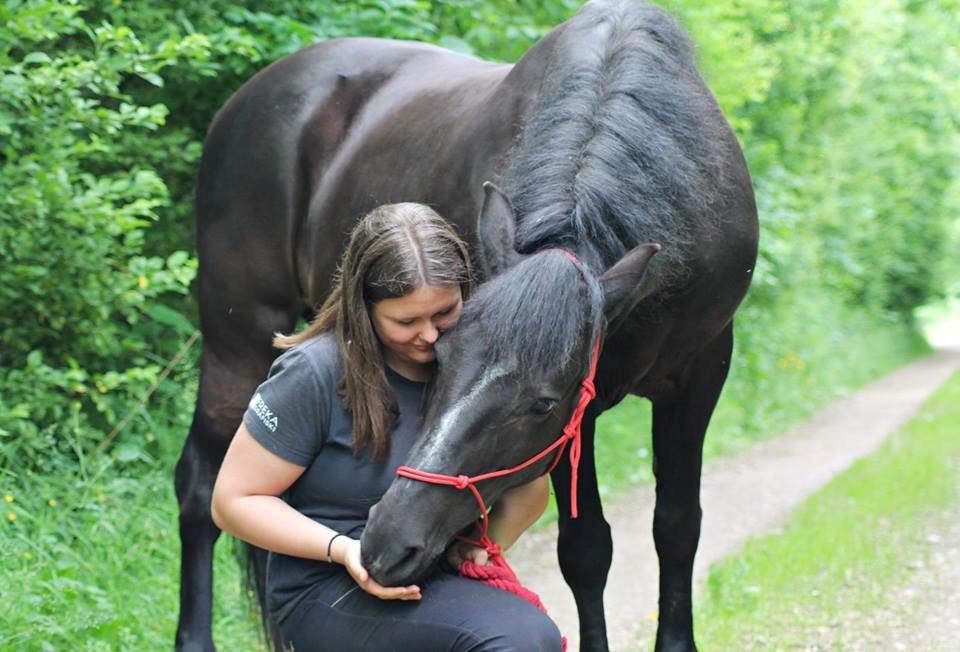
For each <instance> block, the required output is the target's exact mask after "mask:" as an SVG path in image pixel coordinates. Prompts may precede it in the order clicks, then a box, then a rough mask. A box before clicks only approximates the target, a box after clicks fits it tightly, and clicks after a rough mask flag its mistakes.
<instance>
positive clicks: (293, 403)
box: [243, 348, 336, 466]
mask: <svg viewBox="0 0 960 652" xmlns="http://www.w3.org/2000/svg"><path fill="white" fill-rule="evenodd" d="M330 384H331V379H330V377H329V374H323V373H322V370H321V369H318V368H317V365H316V363H315V361H314V360H311V358H310V356H309V355H307V354H306V353H305V352H304V351H302V350H299V349H296V348H295V349H290V350H289V351H286V352H285V353H283V355H281V356H280V357H279V358H277V359H276V361H274V363H273V366H272V367H271V368H270V374H269V375H268V376H267V379H266V380H265V381H264V382H263V384H261V385H260V387H258V388H257V391H255V392H254V393H253V397H252V398H251V399H250V404H249V405H248V406H247V411H246V412H245V413H244V415H243V423H244V425H245V426H246V427H247V430H248V431H250V434H251V435H252V436H253V438H254V439H256V440H257V441H258V442H259V443H260V445H262V446H263V447H264V448H266V449H267V450H269V451H270V452H272V453H274V454H276V455H278V456H280V457H282V458H283V459H285V460H287V461H288V462H292V463H293V464H296V465H298V466H308V465H309V464H310V463H311V462H312V461H313V459H314V458H315V457H316V456H317V453H318V452H319V451H320V447H321V446H322V444H323V439H324V436H323V431H324V428H325V424H326V422H327V417H326V414H327V412H328V399H329V392H332V391H335V389H336V388H335V387H329V385H330Z"/></svg>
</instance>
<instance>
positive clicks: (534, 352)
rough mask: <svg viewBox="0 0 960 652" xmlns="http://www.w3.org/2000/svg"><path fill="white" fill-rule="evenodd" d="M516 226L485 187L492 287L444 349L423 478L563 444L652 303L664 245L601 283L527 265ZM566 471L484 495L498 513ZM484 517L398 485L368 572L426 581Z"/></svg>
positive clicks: (465, 500) (369, 547) (537, 469)
mask: <svg viewBox="0 0 960 652" xmlns="http://www.w3.org/2000/svg"><path fill="white" fill-rule="evenodd" d="M515 221H516V218H515V216H514V213H513V209H512V207H511V205H510V202H509V200H508V199H507V197H506V196H505V195H503V193H501V192H500V191H499V190H498V189H496V188H495V187H494V186H493V185H492V184H485V199H484V203H483V208H482V209H481V213H480V220H479V228H478V232H479V235H480V249H481V254H482V257H483V263H484V267H485V270H486V272H487V275H488V279H489V280H487V281H486V282H485V283H483V284H482V285H481V286H480V287H479V288H478V290H477V292H476V293H475V294H474V296H473V297H471V298H470V300H469V301H468V302H467V303H466V305H465V306H464V310H463V314H462V316H461V318H460V321H459V323H458V324H457V326H456V327H455V328H453V329H451V330H450V331H449V332H447V333H446V334H445V335H444V337H443V338H442V339H441V340H440V341H439V342H438V343H437V348H436V350H437V359H438V362H439V370H438V374H437V378H436V380H435V383H434V388H433V394H432V398H431V401H430V406H429V408H428V410H427V413H426V415H425V419H424V424H423V427H422V431H421V436H420V438H419V439H418V442H417V444H416V445H415V446H414V448H413V449H412V451H411V453H410V456H409V458H408V460H407V465H408V467H410V468H412V469H418V470H421V471H426V472H430V473H435V474H443V475H445V476H453V477H461V478H464V477H473V476H477V475H482V474H486V473H489V472H493V471H498V470H501V469H509V468H512V467H515V466H518V465H521V464H523V463H524V462H525V461H527V460H530V459H531V458H533V457H536V456H537V455H538V453H541V452H542V451H544V449H546V448H548V447H550V446H551V444H554V443H556V442H558V440H559V439H560V437H561V435H562V433H563V431H564V426H565V424H567V423H568V420H569V419H570V415H571V413H572V412H573V411H574V409H575V408H576V406H577V404H578V402H579V401H580V397H581V391H582V382H583V380H584V378H586V377H587V376H588V374H589V370H590V366H591V358H592V354H593V352H594V350H595V348H598V347H599V344H600V339H599V338H600V337H601V334H602V333H604V332H605V331H606V332H610V331H612V330H613V329H615V328H616V325H617V324H618V323H619V318H620V317H622V316H623V315H624V314H625V313H627V312H629V310H630V309H632V308H633V307H634V306H635V305H636V303H637V302H638V301H639V300H640V299H641V298H642V297H643V296H645V295H646V294H648V293H649V290H648V289H646V287H645V284H644V283H643V278H644V272H645V271H646V268H647V264H648V263H649V261H650V259H651V258H652V256H653V255H654V254H655V253H656V252H657V251H659V249H660V247H659V245H656V244H646V245H641V246H639V247H637V248H635V249H633V250H632V251H629V252H628V253H627V254H626V255H624V256H623V257H622V258H621V259H620V261H619V262H617V263H616V264H615V265H613V267H611V268H610V269H608V270H606V271H604V272H603V273H602V274H600V275H596V274H595V273H594V272H593V271H591V270H590V268H589V267H588V265H587V264H585V263H584V262H581V261H580V260H579V259H578V258H577V256H575V255H573V254H572V253H571V252H569V251H566V250H563V249H559V248H550V249H543V250H541V251H538V252H536V253H532V254H526V255H522V254H520V253H518V252H517V251H516V250H515V249H514V226H515ZM555 459H556V454H554V453H553V452H551V453H550V454H547V455H544V456H543V457H542V458H541V459H538V460H537V461H536V462H535V463H533V464H530V465H529V466H526V467H524V468H523V469H520V470H518V471H516V472H515V473H512V474H509V475H504V476H498V477H492V478H488V479H484V480H481V481H479V482H477V483H476V484H475V487H476V489H477V490H478V491H479V493H480V495H481V496H482V499H483V502H484V503H486V504H487V505H492V504H493V503H495V502H496V500H497V498H498V497H499V496H500V495H502V494H503V492H504V491H506V490H507V489H509V488H511V487H514V486H518V485H520V484H524V483H526V482H529V481H531V480H533V479H534V478H535V477H537V476H539V475H541V474H543V473H545V472H546V471H547V470H548V468H549V467H550V466H551V463H552V462H553V461H554V460H555ZM459 488H461V489H463V488H465V486H463V485H462V484H461V486H460V487H459ZM479 512H480V510H479V508H478V502H477V501H476V500H475V499H474V496H473V495H471V492H469V491H456V490H455V488H454V487H451V486H436V485H434V484H429V483H424V482H420V481H416V480H413V479H410V478H407V477H399V478H397V479H396V480H395V481H394V482H393V484H392V485H391V487H390V489H389V490H388V491H387V493H386V494H385V495H384V496H383V498H382V499H381V500H380V502H379V503H377V505H375V506H374V507H373V508H372V510H371V512H370V518H369V521H368V523H367V526H366V529H365V531H364V533H363V537H362V541H361V549H362V550H363V562H364V565H365V567H366V568H367V569H368V570H369V571H370V573H371V574H372V576H373V577H374V578H375V579H376V580H377V581H379V582H381V583H382V584H384V585H388V586H393V585H401V584H405V583H409V582H412V581H417V580H418V579H420V578H421V577H423V576H424V574H426V573H427V572H428V571H429V569H430V568H431V567H432V565H433V564H434V562H435V561H436V560H437V558H438V557H439V556H440V555H441V554H442V553H443V551H444V549H445V548H446V546H447V545H448V544H449V543H450V541H451V540H452V539H453V538H454V537H455V536H456V535H457V534H458V533H460V532H461V531H463V530H464V529H465V528H468V527H470V524H471V523H472V522H474V521H476V520H477V518H478V516H479V515H480V514H479Z"/></svg>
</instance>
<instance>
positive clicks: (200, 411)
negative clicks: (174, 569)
mask: <svg viewBox="0 0 960 652" xmlns="http://www.w3.org/2000/svg"><path fill="white" fill-rule="evenodd" d="M267 312H269V315H267V314H266V313H267ZM298 312H299V309H291V310H289V311H274V310H269V311H268V310H261V311H259V317H260V319H257V320H254V322H255V323H257V324H259V325H260V326H259V327H257V328H253V327H251V328H249V329H247V330H246V331H245V332H246V333H247V334H248V335H249V336H250V337H248V338H247V341H246V343H245V345H243V346H241V345H240V340H239V339H234V340H233V345H232V346H230V347H229V348H228V347H226V346H225V345H224V344H223V343H224V342H229V341H230V340H231V338H229V337H217V336H215V335H210V334H209V333H207V337H206V338H205V342H204V349H203V356H202V360H201V367H200V390H199V393H198V396H197V404H196V409H195V411H194V416H193V422H192V424H191V426H190V432H189V434H188V436H187V440H186V443H185V444H184V447H183V451H182V453H181V455H180V459H179V461H178V462H177V466H176V469H175V472H174V486H175V489H176V494H177V500H178V502H179V505H180V515H179V521H180V542H181V557H180V616H179V621H178V625H177V633H176V643H175V644H176V649H177V650H180V651H184V652H186V651H190V652H199V651H203V652H208V651H212V650H214V649H215V646H214V644H213V636H212V631H211V617H212V611H213V549H214V545H215V543H216V541H217V539H218V537H219V536H220V529H219V528H217V526H216V525H215V524H214V523H213V519H212V517H211V515H210V498H211V495H212V494H213V485H214V483H215V481H216V478H217V472H218V471H219V469H220V464H221V462H222V461H223V456H224V454H225V453H226V450H227V447H228V446H229V444H230V440H231V438H232V437H233V435H234V433H235V432H236V430H237V427H238V426H239V424H240V420H241V418H242V416H243V411H244V409H245V408H246V405H247V403H248V402H249V400H250V396H251V395H252V394H253V391H254V390H255V389H256V387H257V385H258V384H259V383H260V382H261V381H262V380H263V378H265V377H266V374H267V370H268V369H269V367H270V363H271V361H272V360H273V358H274V357H275V354H276V351H274V350H273V349H272V347H271V346H270V341H271V337H272V333H273V332H274V331H289V329H290V328H292V327H293V324H294V323H295V320H296V315H297V313H298ZM207 330H209V329H207ZM234 331H235V332H234V335H236V334H237V332H243V329H234ZM209 342H217V343H219V346H217V345H215V344H210V343H209ZM215 347H216V348H215ZM218 349H219V350H218ZM255 568H257V569H262V564H258V565H256V566H255ZM254 579H255V580H256V579H257V578H254Z"/></svg>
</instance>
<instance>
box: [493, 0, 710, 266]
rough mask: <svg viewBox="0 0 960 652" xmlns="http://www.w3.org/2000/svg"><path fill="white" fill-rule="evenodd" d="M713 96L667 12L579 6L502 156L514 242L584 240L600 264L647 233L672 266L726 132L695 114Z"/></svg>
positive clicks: (620, 5) (690, 231) (617, 4)
mask: <svg viewBox="0 0 960 652" xmlns="http://www.w3.org/2000/svg"><path fill="white" fill-rule="evenodd" d="M712 102H713V100H712V99H711V98H710V96H709V93H708V92H707V91H706V89H705V87H704V86H703V84H702V80H701V79H700V77H699V73H697V71H696V69H695V66H694V63H693V60H692V48H691V46H690V42H689V39H688V38H687V36H686V35H685V34H684V32H683V31H682V30H681V29H680V27H679V26H677V24H676V23H675V22H674V20H673V19H672V18H671V17H669V16H668V15H666V14H665V13H663V12H662V11H660V10H659V9H657V8H655V7H652V6H649V5H644V4H642V3H636V2H621V1H619V0H612V1H609V2H608V1H606V0H603V1H601V2H592V3H590V4H588V5H587V6H586V7H584V9H583V10H582V11H581V13H580V14H578V15H577V16H575V17H574V18H573V19H572V20H571V23H570V27H569V28H568V29H567V30H565V31H564V33H563V34H562V36H561V38H560V39H559V41H558V43H557V46H556V49H555V51H554V53H553V56H552V58H551V63H550V65H549V67H548V70H547V73H546V77H545V79H544V81H543V85H542V87H541V93H540V96H539V99H538V100H537V103H536V104H535V106H534V108H533V109H532V111H531V113H530V116H529V118H528V120H527V123H526V125H525V127H524V130H523V133H522V135H521V137H520V140H519V141H518V143H517V145H516V147H515V148H514V150H513V151H512V152H511V154H510V158H509V163H508V165H507V166H506V168H505V172H504V179H503V185H504V187H505V190H506V191H507V193H508V195H509V196H510V198H511V200H512V202H513V206H514V209H515V211H516V214H517V222H518V224H517V244H518V249H519V250H520V251H521V252H524V253H529V252H532V251H535V250H537V249H539V248H542V247H544V246H549V245H551V244H553V243H567V244H569V245H571V246H578V245H582V244H585V243H588V244H589V246H590V247H591V248H592V249H594V250H595V251H596V253H597V255H598V256H599V258H600V260H601V262H602V264H603V265H604V267H609V266H611V265H613V264H614V263H615V262H616V261H617V260H619V259H620V258H621V257H622V256H623V255H624V254H625V253H626V252H627V251H629V250H630V249H632V248H633V247H635V246H637V245H639V244H642V243H643V242H648V241H656V242H660V243H662V244H663V245H664V252H663V253H662V254H661V257H662V258H664V259H670V261H669V264H661V265H659V266H658V268H659V269H660V270H662V271H661V272H660V273H663V274H665V275H671V276H673V275H681V274H683V273H684V261H685V260H686V252H687V251H688V250H689V248H690V247H691V246H692V243H693V235H694V225H695V223H696V222H698V221H699V222H700V223H704V222H709V220H710V215H709V206H710V205H711V204H712V202H713V200H714V199H715V194H716V190H715V189H716V188H717V187H718V185H720V182H719V177H720V176H721V174H722V169H723V161H724V154H723V146H722V145H720V144H718V143H721V142H725V141H724V139H723V138H722V137H720V136H717V135H716V133H714V132H715V131H716V129H717V127H716V125H715V124H714V123H713V122H712V121H711V123H710V124H704V115H705V114H707V115H709V114H710V113H711V112H714V113H716V114H717V116H718V117H719V113H718V112H717V111H716V109H715V106H713V105H712ZM721 136H722V135H721ZM661 262H667V261H665V260H664V261H661Z"/></svg>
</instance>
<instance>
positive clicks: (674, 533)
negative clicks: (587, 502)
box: [653, 326, 733, 652]
mask: <svg viewBox="0 0 960 652" xmlns="http://www.w3.org/2000/svg"><path fill="white" fill-rule="evenodd" d="M732 348H733V329H732V326H729V327H727V329H726V330H724V331H723V332H722V333H721V334H720V335H719V336H718V337H717V338H716V339H715V340H714V341H713V342H712V343H711V344H710V345H709V346H708V347H707V349H706V350H705V351H704V352H703V353H701V354H700V355H699V356H698V357H697V358H696V359H695V360H694V361H693V362H692V364H691V366H690V373H689V375H688V377H687V382H686V383H685V384H684V385H683V386H682V388H681V389H679V390H678V391H677V392H676V393H675V394H673V395H672V396H670V397H669V398H668V399H665V400H659V399H658V400H655V401H654V403H653V453H654V473H655V475H656V481H657V497H656V507H655V509H654V516H653V538H654V543H655V544H656V548H657V556H658V558H659V559H660V613H659V622H658V627H657V642H656V650H657V651H658V652H695V651H696V645H695V643H694V638H693V613H692V610H693V604H692V597H691V596H692V582H693V560H694V556H695V555H696V552H697V545H698V543H699V540H700V520H701V510H700V471H701V466H702V459H703V438H704V435H705V434H706V430H707V425H708V424H709V422H710V416H711V415H712V414H713V409H714V407H715V406H716V403H717V399H718V398H719V397H720V391H721V390H722V389H723V384H724V382H725V380H726V377H727V371H728V369H729V367H730V354H731V352H732Z"/></svg>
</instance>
